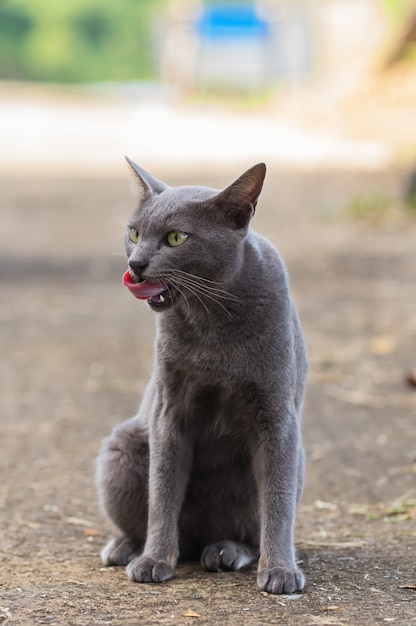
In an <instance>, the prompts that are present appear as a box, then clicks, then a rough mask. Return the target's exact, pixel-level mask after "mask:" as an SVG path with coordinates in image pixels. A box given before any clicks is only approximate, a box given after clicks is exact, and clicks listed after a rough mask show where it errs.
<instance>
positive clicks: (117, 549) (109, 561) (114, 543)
mask: <svg viewBox="0 0 416 626" xmlns="http://www.w3.org/2000/svg"><path fill="white" fill-rule="evenodd" d="M139 552H140V550H139V548H138V547H137V545H136V544H133V543H132V542H131V541H130V540H129V539H126V537H117V539H112V540H111V541H110V542H109V543H108V544H107V545H106V546H105V547H104V548H103V549H102V550H101V555H100V556H101V561H102V562H103V564H104V565H107V566H110V565H127V563H129V562H130V561H131V560H132V558H134V557H135V556H137V554H138V553H139Z"/></svg>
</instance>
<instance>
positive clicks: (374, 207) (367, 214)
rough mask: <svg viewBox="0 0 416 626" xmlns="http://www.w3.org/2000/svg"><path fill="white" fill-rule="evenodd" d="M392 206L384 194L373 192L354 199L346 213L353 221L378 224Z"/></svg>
mask: <svg viewBox="0 0 416 626" xmlns="http://www.w3.org/2000/svg"><path fill="white" fill-rule="evenodd" d="M392 204H393V202H392V200H391V198H389V196H388V195H387V194H386V193H385V192H383V191H374V192H372V193H369V194H367V195H363V196H357V197H356V198H354V199H353V200H352V201H351V203H350V204H349V206H348V207H347V211H348V213H349V214H350V215H351V216H352V217H353V218H354V219H357V220H367V221H370V222H378V221H380V220H381V219H383V218H384V217H386V215H387V213H388V212H389V209H391V207H392Z"/></svg>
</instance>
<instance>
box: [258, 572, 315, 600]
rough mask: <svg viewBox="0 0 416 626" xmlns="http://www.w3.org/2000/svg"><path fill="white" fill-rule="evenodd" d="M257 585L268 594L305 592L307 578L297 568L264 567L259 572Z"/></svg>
mask: <svg viewBox="0 0 416 626" xmlns="http://www.w3.org/2000/svg"><path fill="white" fill-rule="evenodd" d="M257 584H258V586H259V587H260V589H261V590H262V591H267V592H268V593H285V594H288V593H295V592H296V591H302V590H303V588H304V586H305V577H304V575H303V573H302V572H301V570H300V569H298V568H297V567H295V568H290V567H283V566H278V567H271V568H267V567H264V568H262V569H259V571H258V574H257Z"/></svg>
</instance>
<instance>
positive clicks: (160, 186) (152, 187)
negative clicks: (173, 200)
mask: <svg viewBox="0 0 416 626" xmlns="http://www.w3.org/2000/svg"><path fill="white" fill-rule="evenodd" d="M125 159H126V161H127V163H128V164H129V165H130V167H131V169H132V170H133V172H134V173H135V174H136V176H137V178H138V180H139V183H140V187H141V191H142V194H143V199H145V198H148V197H150V196H152V195H158V194H159V193H162V191H165V189H167V185H165V183H162V181H161V180H158V179H157V178H155V177H154V176H152V175H151V174H149V172H146V170H144V169H143V168H142V167H139V166H138V165H136V163H134V162H133V161H131V160H130V159H129V158H128V157H127V156H126V157H125Z"/></svg>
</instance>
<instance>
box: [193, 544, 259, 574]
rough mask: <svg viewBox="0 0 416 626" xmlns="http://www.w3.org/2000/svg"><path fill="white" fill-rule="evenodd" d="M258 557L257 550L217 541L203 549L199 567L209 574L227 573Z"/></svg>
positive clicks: (243, 545) (244, 565)
mask: <svg viewBox="0 0 416 626" xmlns="http://www.w3.org/2000/svg"><path fill="white" fill-rule="evenodd" d="M258 556H259V553H258V550H257V549H256V548H253V547H252V546H249V545H247V544H245V543H239V542H237V541H230V540H225V541H218V542H217V543H213V544H211V545H210V546H207V547H206V548H204V550H203V552H202V555H201V565H202V567H204V568H205V569H206V570H208V571H209V572H229V571H235V570H238V569H241V568H242V567H246V566H247V565H249V564H250V563H251V562H252V561H254V560H255V559H257V558H258Z"/></svg>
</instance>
